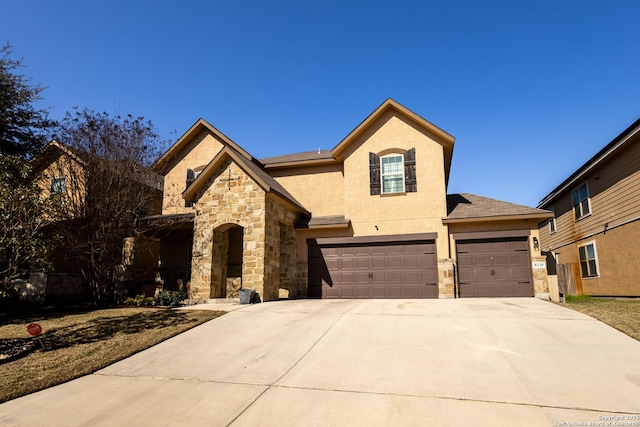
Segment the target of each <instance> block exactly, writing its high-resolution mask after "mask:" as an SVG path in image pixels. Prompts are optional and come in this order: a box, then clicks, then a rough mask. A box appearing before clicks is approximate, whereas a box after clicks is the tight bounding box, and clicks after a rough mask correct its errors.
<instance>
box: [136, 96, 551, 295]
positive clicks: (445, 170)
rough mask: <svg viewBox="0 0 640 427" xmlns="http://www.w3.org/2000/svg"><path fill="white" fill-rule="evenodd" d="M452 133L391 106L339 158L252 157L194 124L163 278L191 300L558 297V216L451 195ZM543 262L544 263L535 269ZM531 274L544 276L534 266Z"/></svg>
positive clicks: (165, 238)
mask: <svg viewBox="0 0 640 427" xmlns="http://www.w3.org/2000/svg"><path fill="white" fill-rule="evenodd" d="M453 145H454V138H453V137H452V136H451V135H449V134H448V133H447V132H445V131H443V130H442V129H440V128H438V127H436V126H434V125H433V124H431V123H430V122H428V121H427V120H425V119H423V118H422V117H420V116H418V115H417V114H415V113H413V112H412V111H410V110H408V109H407V108H405V107H403V106H402V105H400V104H398V103H396V102H395V101H393V100H390V99H389V100H387V101H385V102H384V103H383V104H382V105H380V106H379V107H378V108H377V109H376V110H375V111H374V112H373V113H371V115H369V116H368V117H367V118H366V119H365V120H364V121H363V122H362V123H360V124H359V125H358V126H357V127H356V128H355V129H354V130H353V131H352V132H351V133H349V134H348V135H347V136H346V137H345V138H344V139H343V140H342V141H340V142H339V143H338V144H337V145H336V146H335V147H334V148H333V149H331V150H318V151H313V152H305V153H298V154H291V155H285V156H277V157H271V158H266V159H256V158H254V157H253V156H251V155H250V154H249V153H248V152H246V151H245V150H244V149H242V148H241V147H240V146H238V145H237V144H236V143H235V142H233V141H232V140H230V139H229V138H228V137H226V136H225V135H223V134H222V133H221V132H220V131H218V130H217V129H216V128H214V127H213V126H211V125H210V124H208V123H207V122H206V121H204V120H202V119H201V120H198V121H197V122H196V123H195V124H194V125H193V126H192V127H191V128H190V129H189V130H188V131H187V132H186V133H185V134H184V135H183V136H182V137H181V138H180V139H179V140H178V141H177V142H176V143H175V144H174V145H173V146H172V147H171V148H170V149H169V150H168V151H167V152H166V153H165V154H164V155H163V156H162V157H161V158H160V159H158V161H157V162H156V163H155V165H154V170H155V171H156V172H158V173H160V174H162V175H164V199H163V208H162V215H157V216H153V217H149V218H147V219H146V220H147V221H148V222H149V223H150V224H158V225H159V226H162V227H163V228H162V230H159V231H158V232H157V233H156V237H157V238H159V239H160V261H159V263H160V266H161V268H160V273H161V274H162V275H163V278H164V279H165V280H164V283H165V288H166V287H172V286H173V287H179V286H180V285H181V284H188V290H189V294H190V296H191V297H192V298H196V299H208V298H219V297H232V296H236V295H237V290H238V288H239V287H240V286H242V287H244V288H251V289H253V290H255V291H256V293H257V294H258V295H259V297H260V298H261V299H263V300H265V301H268V300H274V299H278V298H280V297H295V296H304V295H306V296H309V297H319V298H320V297H321V298H454V297H457V296H459V297H473V296H533V295H534V294H535V295H538V296H542V297H548V284H547V276H546V268H545V265H544V264H545V263H544V258H543V257H542V256H541V253H540V250H539V247H538V230H537V224H538V223H539V222H540V221H541V220H543V219H545V218H548V217H550V216H551V215H552V214H551V213H550V212H548V211H543V210H540V209H533V208H529V207H524V206H518V205H514V204H510V203H506V202H500V201H496V200H491V199H487V198H483V197H479V196H474V195H470V194H454V195H449V196H448V195H447V194H446V189H447V183H448V180H449V170H450V168H451V160H452V153H453ZM534 263H535V265H534ZM534 266H535V268H534Z"/></svg>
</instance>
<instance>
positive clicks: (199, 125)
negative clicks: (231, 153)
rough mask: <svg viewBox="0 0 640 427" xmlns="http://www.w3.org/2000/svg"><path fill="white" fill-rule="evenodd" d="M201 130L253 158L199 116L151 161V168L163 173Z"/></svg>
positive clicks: (243, 154) (244, 155)
mask: <svg viewBox="0 0 640 427" xmlns="http://www.w3.org/2000/svg"><path fill="white" fill-rule="evenodd" d="M203 130H206V131H208V132H210V133H211V134H212V135H213V136H214V137H216V139H218V140H219V141H220V142H222V143H223V144H224V145H226V146H230V147H232V148H233V149H234V150H235V151H236V152H237V153H239V154H240V155H242V156H243V157H245V158H247V159H249V160H252V159H253V157H252V156H251V155H250V154H249V153H248V152H247V151H245V150H244V149H243V148H242V147H240V146H239V145H238V144H236V143H235V142H233V141H232V140H231V139H230V138H229V137H227V136H226V135H225V134H223V133H222V132H220V131H219V130H218V129H216V128H215V127H214V126H212V125H211V124H210V123H208V122H207V121H206V120H204V119H202V118H201V119H198V121H197V122H195V123H194V124H193V126H191V127H190V128H189V130H187V131H186V132H185V133H184V135H182V136H181V137H180V138H179V139H178V140H177V141H176V142H175V143H174V144H173V145H172V146H171V147H170V148H169V149H168V150H167V151H166V152H165V153H164V154H163V155H162V156H160V158H159V159H158V160H156V161H155V162H154V163H153V165H152V166H151V168H152V169H153V170H154V171H155V172H158V173H165V172H166V170H164V169H165V168H166V166H167V165H168V164H169V162H170V161H171V160H173V159H174V158H176V157H177V156H178V155H180V153H181V151H182V150H183V149H184V148H185V147H186V146H187V145H188V144H189V142H190V141H191V140H192V139H193V138H194V137H195V136H196V135H198V134H199V133H200V132H202V131H203Z"/></svg>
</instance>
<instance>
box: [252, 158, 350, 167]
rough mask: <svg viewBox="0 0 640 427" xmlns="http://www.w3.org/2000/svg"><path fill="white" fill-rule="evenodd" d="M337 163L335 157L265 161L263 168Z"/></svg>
mask: <svg viewBox="0 0 640 427" xmlns="http://www.w3.org/2000/svg"><path fill="white" fill-rule="evenodd" d="M335 163H339V162H338V161H337V160H336V159H334V158H333V157H332V158H326V159H312V160H299V161H295V162H282V163H266V164H264V168H265V169H285V168H296V167H305V166H323V165H330V164H335Z"/></svg>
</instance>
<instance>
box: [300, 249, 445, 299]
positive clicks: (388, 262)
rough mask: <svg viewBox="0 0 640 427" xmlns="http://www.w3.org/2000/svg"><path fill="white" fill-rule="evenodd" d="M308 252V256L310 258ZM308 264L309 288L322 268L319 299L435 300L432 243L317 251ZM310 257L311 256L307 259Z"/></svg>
mask: <svg viewBox="0 0 640 427" xmlns="http://www.w3.org/2000/svg"><path fill="white" fill-rule="evenodd" d="M311 251H312V250H311V249H310V254H311ZM318 252H319V253H321V254H322V257H323V258H322V259H320V260H319V261H318V260H316V261H314V262H313V263H312V262H310V263H309V268H310V271H309V277H310V286H311V282H312V281H313V280H317V279H314V273H313V272H312V271H311V269H312V268H314V271H316V270H318V269H319V267H318V265H320V266H322V262H324V263H325V264H324V266H325V267H326V270H327V271H326V276H328V278H329V279H328V280H322V282H321V283H322V292H321V295H322V297H323V298H437V296H438V287H437V282H438V280H437V258H436V254H435V243H419V244H418V243H413V242H406V243H405V242H403V243H398V244H375V243H374V244H372V245H371V246H365V245H362V246H358V245H346V246H337V247H321V249H320V250H314V253H318ZM310 257H311V255H310Z"/></svg>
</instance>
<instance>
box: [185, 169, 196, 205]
mask: <svg viewBox="0 0 640 427" xmlns="http://www.w3.org/2000/svg"><path fill="white" fill-rule="evenodd" d="M195 179H196V173H195V172H194V171H193V169H187V186H186V187H185V190H186V189H187V188H189V186H190V185H191V183H192V182H193V181H195ZM192 206H193V202H190V201H188V200H185V201H184V207H185V208H190V207H192Z"/></svg>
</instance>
